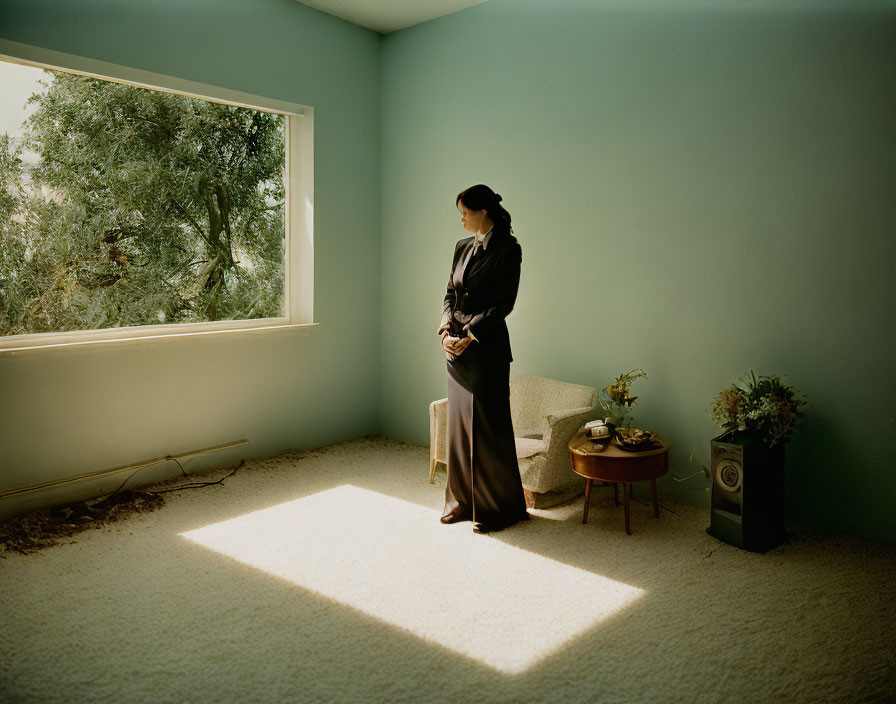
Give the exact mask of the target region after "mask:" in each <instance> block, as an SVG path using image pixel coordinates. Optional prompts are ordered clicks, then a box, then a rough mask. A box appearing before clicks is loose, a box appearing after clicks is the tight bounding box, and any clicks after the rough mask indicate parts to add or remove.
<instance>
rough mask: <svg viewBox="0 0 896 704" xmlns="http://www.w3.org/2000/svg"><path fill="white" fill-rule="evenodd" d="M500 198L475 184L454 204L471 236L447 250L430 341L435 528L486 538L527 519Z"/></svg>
mask: <svg viewBox="0 0 896 704" xmlns="http://www.w3.org/2000/svg"><path fill="white" fill-rule="evenodd" d="M500 201H501V196H500V195H498V194H496V193H495V192H494V191H492V189H491V188H489V187H488V186H486V185H483V184H479V185H476V186H472V187H471V188H468V189H467V190H465V191H462V192H461V193H460V194H459V195H458V196H457V200H456V201H455V204H456V205H457V209H458V210H459V211H460V213H461V222H462V223H463V226H464V229H465V230H466V231H467V232H471V233H474V236H472V237H466V238H464V239H462V240H460V241H459V242H458V243H457V244H456V245H455V247H454V261H453V263H452V265H451V274H450V275H449V277H448V290H447V292H446V294H445V302H444V305H443V306H442V320H441V322H440V324H439V329H438V334H439V335H441V336H442V348H443V349H444V350H445V356H446V358H447V359H448V363H447V366H448V442H447V445H448V458H447V459H448V486H447V487H446V489H445V510H444V512H443V514H442V518H441V521H442V523H457V522H458V521H470V520H471V521H473V531H474V532H476V533H490V532H493V531H496V530H501V529H503V528H506V527H508V526H510V525H513V524H514V523H516V522H517V521H521V520H527V519H528V518H529V514H528V513H527V512H526V499H525V497H524V496H523V484H522V482H521V481H520V470H519V465H518V464H517V461H516V445H515V443H514V439H513V424H512V422H511V419H510V363H511V362H512V361H513V357H512V355H511V353H510V335H509V334H508V332H507V323H506V322H505V320H504V319H505V318H506V317H507V314H508V313H510V311H511V310H513V304H514V303H515V301H516V294H517V289H518V288H519V281H520V262H521V261H522V249H521V248H520V245H519V242H517V240H516V238H515V237H514V236H513V235H512V234H511V232H512V230H511V229H510V213H508V212H507V211H506V210H505V209H504V208H503V207H502V206H501V205H500Z"/></svg>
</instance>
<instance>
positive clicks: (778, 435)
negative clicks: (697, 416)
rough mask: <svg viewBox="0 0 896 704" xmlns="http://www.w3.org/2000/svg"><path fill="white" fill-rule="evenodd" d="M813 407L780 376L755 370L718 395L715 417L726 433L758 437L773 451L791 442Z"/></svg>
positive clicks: (713, 414) (713, 412) (715, 400)
mask: <svg viewBox="0 0 896 704" xmlns="http://www.w3.org/2000/svg"><path fill="white" fill-rule="evenodd" d="M810 405H811V404H810V403H808V402H807V401H806V400H805V398H803V397H801V394H800V392H799V391H798V390H797V389H795V388H794V387H792V386H789V385H787V384H785V383H784V382H783V381H782V380H781V378H780V377H778V376H768V375H763V376H759V377H757V376H756V374H755V373H754V372H753V371H752V370H751V371H749V372H747V373H745V374H743V375H741V377H740V378H739V379H738V380H737V382H735V383H734V384H732V385H731V386H730V387H729V388H727V389H723V390H722V391H720V392H719V393H718V394H716V396H715V399H714V400H713V406H712V417H713V420H714V421H715V422H716V424H717V425H719V426H720V427H722V428H724V429H726V430H739V431H746V432H750V433H754V434H755V435H757V436H758V437H759V438H760V439H761V440H762V441H763V442H765V443H766V444H767V445H769V447H774V446H775V445H776V444H777V443H779V442H787V440H789V439H790V436H791V435H793V432H794V430H796V426H797V424H798V423H799V422H800V420H801V419H802V418H803V416H804V415H805V410H806V409H807V408H808V407H809V406H810Z"/></svg>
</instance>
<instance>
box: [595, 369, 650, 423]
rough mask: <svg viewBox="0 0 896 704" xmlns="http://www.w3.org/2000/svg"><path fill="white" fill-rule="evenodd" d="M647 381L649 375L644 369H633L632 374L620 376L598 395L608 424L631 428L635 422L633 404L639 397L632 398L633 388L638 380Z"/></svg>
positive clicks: (627, 373)
mask: <svg viewBox="0 0 896 704" xmlns="http://www.w3.org/2000/svg"><path fill="white" fill-rule="evenodd" d="M642 378H643V379H646V378H647V373H646V372H645V371H644V370H643V369H632V370H631V371H630V372H626V373H625V374H620V375H619V376H617V377H616V379H615V380H614V381H613V383H612V384H610V385H609V386H607V387H605V388H603V389H601V390H600V391H599V392H598V394H597V399H598V403H600V407H601V408H602V409H603V411H604V413H605V414H606V416H607V417H608V418H609V420H608V422H609V423H612V424H613V425H615V426H616V427H617V428H630V427H631V426H632V423H633V422H634V420H635V419H634V416H632V413H631V407H632V404H634V402H635V401H636V400H637V398H638V397H637V396H631V395H630V391H631V386H632V383H633V382H634V381H635V380H636V379H642Z"/></svg>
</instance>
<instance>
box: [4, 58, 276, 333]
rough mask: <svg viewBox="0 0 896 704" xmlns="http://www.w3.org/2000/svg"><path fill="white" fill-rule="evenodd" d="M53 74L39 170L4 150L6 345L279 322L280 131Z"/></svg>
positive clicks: (34, 143) (272, 120)
mask: <svg viewBox="0 0 896 704" xmlns="http://www.w3.org/2000/svg"><path fill="white" fill-rule="evenodd" d="M46 73H47V74H48V75H49V76H50V77H51V80H50V81H49V82H48V83H45V84H44V85H45V86H46V88H47V90H46V91H45V92H42V93H36V94H35V95H33V96H32V97H31V99H30V100H29V103H34V104H35V107H36V109H35V111H34V113H33V114H32V115H31V116H30V117H29V118H28V120H27V122H26V141H25V146H26V147H27V148H28V149H30V150H32V151H34V152H37V153H38V154H39V155H40V161H39V162H38V163H37V164H35V165H33V166H30V165H27V164H24V163H23V162H22V160H21V158H20V156H21V155H20V154H19V152H18V151H14V150H12V148H11V143H10V141H9V140H8V139H0V165H2V167H3V168H2V182H4V183H5V184H6V188H0V253H2V255H3V256H2V259H0V335H11V334H21V333H35V332H50V331H65V330H79V329H81V330H83V329H98V328H105V327H119V326H128V325H149V324H158V323H162V322H164V323H178V322H202V321H210V320H231V319H246V318H260V317H273V316H279V315H283V295H284V287H283V284H284V256H285V227H284V199H285V187H284V182H283V171H284V153H285V152H284V144H285V139H284V125H285V121H284V118H283V117H282V116H280V115H274V114H269V113H264V112H259V111H256V110H250V109H247V108H239V107H234V106H229V105H221V104H218V103H212V102H207V101H203V100H197V99H193V98H187V97H184V96H179V95H173V94H169V93H162V92H156V91H150V90H146V89H142V88H137V87H134V86H128V85H123V84H119V83H113V82H108V81H102V80H97V79H93V78H88V77H83V76H76V75H72V74H67V73H56V72H51V71H47V72H46ZM10 184H12V188H10ZM13 192H14V193H15V195H14V196H13V195H11V194H12V193H13Z"/></svg>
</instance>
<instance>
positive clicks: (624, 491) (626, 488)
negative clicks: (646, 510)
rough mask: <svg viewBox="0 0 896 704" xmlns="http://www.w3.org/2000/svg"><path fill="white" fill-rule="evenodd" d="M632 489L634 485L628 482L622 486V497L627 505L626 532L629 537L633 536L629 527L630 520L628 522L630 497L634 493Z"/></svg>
mask: <svg viewBox="0 0 896 704" xmlns="http://www.w3.org/2000/svg"><path fill="white" fill-rule="evenodd" d="M631 487H632V485H631V484H629V483H628V482H626V483H625V484H623V485H622V496H623V502H624V503H625V532H626V533H628V534H629V535H631V534H632V529H631V528H630V527H629V520H628V496H629V494H630V493H631V491H632V489H631Z"/></svg>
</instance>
